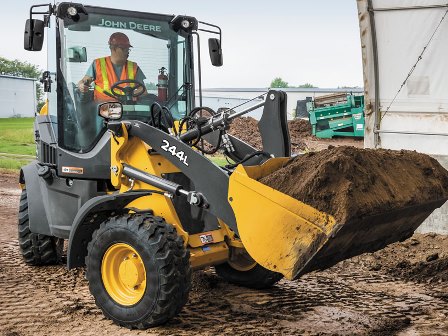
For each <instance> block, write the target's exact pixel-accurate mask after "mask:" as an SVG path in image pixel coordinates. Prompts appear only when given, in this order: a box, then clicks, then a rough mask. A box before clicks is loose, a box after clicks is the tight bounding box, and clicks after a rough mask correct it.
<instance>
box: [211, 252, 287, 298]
mask: <svg viewBox="0 0 448 336" xmlns="http://www.w3.org/2000/svg"><path fill="white" fill-rule="evenodd" d="M244 259H245V260H244V262H245V263H246V267H242V268H241V269H239V270H238V269H236V268H235V267H233V266H232V262H226V263H223V264H220V265H215V271H216V274H218V276H220V277H221V278H223V279H225V280H226V281H228V282H230V283H232V284H235V285H238V286H243V287H248V288H253V289H265V288H270V287H272V286H273V285H274V284H276V283H277V282H279V281H280V280H281V279H282V278H283V275H282V274H281V273H277V272H272V271H270V270H268V269H266V268H264V267H263V266H261V265H259V264H257V263H255V261H254V260H253V259H252V258H251V257H250V256H249V255H248V254H247V252H245V256H244ZM248 260H250V261H252V262H253V265H250V263H249V266H248V267H247V261H248ZM235 261H236V260H234V262H235Z"/></svg>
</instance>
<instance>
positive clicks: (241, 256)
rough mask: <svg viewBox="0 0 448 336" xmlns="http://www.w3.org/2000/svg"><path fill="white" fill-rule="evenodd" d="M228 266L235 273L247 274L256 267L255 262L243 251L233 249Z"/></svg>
mask: <svg viewBox="0 0 448 336" xmlns="http://www.w3.org/2000/svg"><path fill="white" fill-rule="evenodd" d="M232 252H234V253H232V255H231V257H230V259H229V260H228V261H227V262H228V264H229V265H230V266H231V267H232V268H233V269H236V270H237V271H240V272H247V271H250V270H251V269H252V268H254V267H255V266H257V262H256V261H255V260H254V259H252V257H251V256H250V255H249V254H248V253H247V252H246V250H243V249H234V250H233V251H232Z"/></svg>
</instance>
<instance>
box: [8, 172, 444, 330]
mask: <svg viewBox="0 0 448 336" xmlns="http://www.w3.org/2000/svg"><path fill="white" fill-rule="evenodd" d="M16 181H17V177H16V176H14V175H5V174H2V175H0V183H1V189H0V218H2V222H1V229H0V334H1V335H8V336H20V335H38V336H39V335H55V334H56V335H95V336H98V335H401V336H405V335H409V336H410V335H447V334H448V236H440V235H433V234H426V235H421V234H416V235H414V236H413V237H412V238H411V239H409V240H407V241H405V242H403V243H397V244H394V245H392V246H389V247H387V248H386V249H384V250H382V251H379V252H376V253H373V254H366V255H362V256H360V257H356V258H352V259H350V260H346V261H343V262H341V263H339V264H337V265H336V266H334V267H333V268H331V269H329V270H326V271H324V272H318V273H311V274H308V275H306V276H304V277H303V278H301V279H300V280H299V281H294V282H290V281H286V280H282V281H281V282H280V283H278V284H277V285H276V286H275V287H274V288H272V289H270V290H263V291H255V290H249V289H245V288H240V287H236V286H233V285H229V284H227V283H225V282H224V281H223V280H221V279H220V278H218V277H217V276H216V275H215V273H214V272H213V270H212V269H208V270H206V271H198V272H196V273H195V274H194V283H193V290H192V292H191V295H190V301H189V303H188V304H187V305H186V306H185V308H184V309H183V311H182V312H181V314H180V315H179V316H178V317H177V318H175V319H173V320H172V321H170V322H169V323H168V324H166V325H165V326H162V327H158V328H154V329H150V330H147V331H139V330H127V329H122V328H119V327H117V326H115V325H114V324H112V323H111V322H110V321H109V320H106V319H105V318H104V317H103V315H102V313H101V312H100V310H99V309H98V308H96V306H95V303H94V300H93V298H92V296H91V295H90V293H89V290H88V286H87V281H86V280H85V278H84V270H83V269H76V270H72V271H68V270H67V269H66V268H65V266H64V265H63V264H61V265H57V266H46V267H38V268H36V267H30V266H27V265H25V263H24V262H23V261H22V258H21V256H20V255H19V250H18V248H19V247H18V242H17V223H16V215H17V207H18V203H19V194H20V191H19V189H18V187H17V184H16Z"/></svg>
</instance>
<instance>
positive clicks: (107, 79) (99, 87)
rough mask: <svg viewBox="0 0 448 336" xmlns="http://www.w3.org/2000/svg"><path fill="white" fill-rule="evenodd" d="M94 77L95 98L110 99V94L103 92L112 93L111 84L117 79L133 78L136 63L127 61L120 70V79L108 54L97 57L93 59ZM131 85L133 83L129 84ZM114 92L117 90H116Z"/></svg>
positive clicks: (135, 72)
mask: <svg viewBox="0 0 448 336" xmlns="http://www.w3.org/2000/svg"><path fill="white" fill-rule="evenodd" d="M95 66H96V78H95V91H94V99H95V100H111V99H113V98H111V96H109V95H107V94H105V93H104V92H107V93H109V94H111V95H112V91H111V90H110V88H111V86H112V85H114V84H115V83H116V82H118V81H119V80H124V79H135V76H136V74H137V69H138V65H137V63H135V62H131V61H127V63H126V64H125V65H124V66H123V70H122V71H121V75H120V79H118V78H117V75H116V73H115V70H114V67H113V65H112V61H111V60H110V56H107V57H102V58H97V59H96V60H95ZM131 86H133V84H131ZM115 92H116V93H118V92H119V91H118V90H116V91H115ZM112 96H113V95H112Z"/></svg>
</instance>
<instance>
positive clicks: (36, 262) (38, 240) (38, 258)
mask: <svg viewBox="0 0 448 336" xmlns="http://www.w3.org/2000/svg"><path fill="white" fill-rule="evenodd" d="M18 217H19V218H18V219H19V223H18V231H19V247H20V252H21V254H22V256H23V259H24V260H25V262H26V263H27V264H28V265H31V266H41V265H51V264H57V263H58V262H59V260H60V258H61V255H62V249H63V247H64V240H63V239H59V238H56V237H51V236H47V235H43V234H39V233H33V232H31V230H30V221H29V215H28V198H27V193H26V189H23V190H22V194H21V196H20V205H19V215H18Z"/></svg>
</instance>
